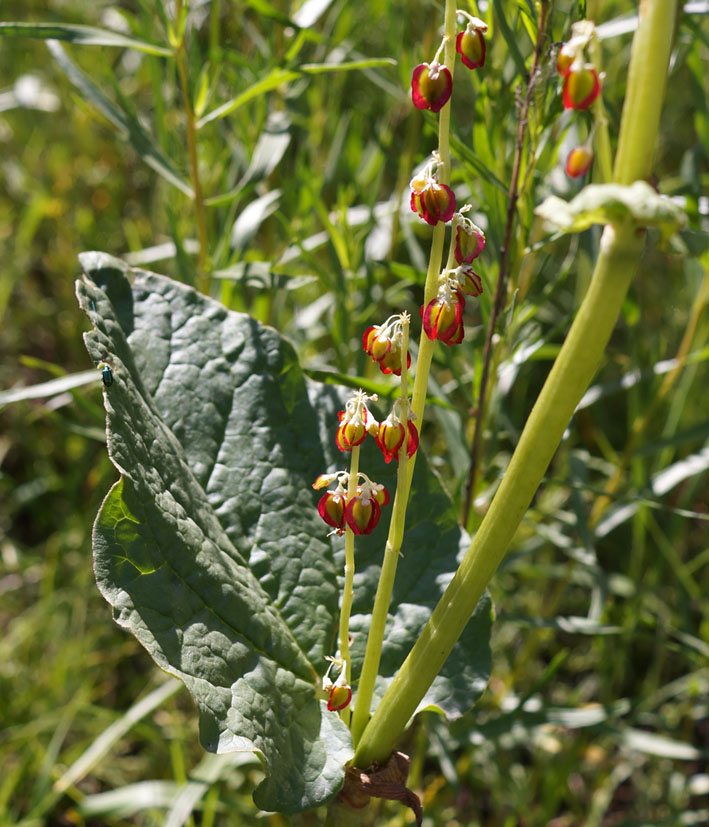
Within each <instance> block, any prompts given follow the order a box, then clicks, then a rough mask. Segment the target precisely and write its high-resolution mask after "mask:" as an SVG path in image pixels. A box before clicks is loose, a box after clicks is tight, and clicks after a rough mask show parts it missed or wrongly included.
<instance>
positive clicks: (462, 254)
mask: <svg viewBox="0 0 709 827" xmlns="http://www.w3.org/2000/svg"><path fill="white" fill-rule="evenodd" d="M484 247H485V233H483V231H482V230H481V229H480V227H477V226H476V225H475V224H473V222H472V221H470V220H469V219H467V218H465V219H462V223H461V224H458V226H457V227H456V231H455V249H454V250H453V255H454V256H455V260H456V261H457V262H458V264H470V262H471V261H474V260H475V259H476V258H477V257H478V256H479V255H480V253H482V251H483V248H484Z"/></svg>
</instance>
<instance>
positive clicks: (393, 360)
mask: <svg viewBox="0 0 709 827" xmlns="http://www.w3.org/2000/svg"><path fill="white" fill-rule="evenodd" d="M406 367H407V369H408V368H410V367H411V354H410V353H409V351H408V350H407V351H406ZM379 368H380V370H381V372H382V373H384V374H387V375H388V374H390V373H393V374H394V376H401V348H395V349H394V350H390V351H389V353H387V355H386V356H385V357H384V358H383V359H380V360H379Z"/></svg>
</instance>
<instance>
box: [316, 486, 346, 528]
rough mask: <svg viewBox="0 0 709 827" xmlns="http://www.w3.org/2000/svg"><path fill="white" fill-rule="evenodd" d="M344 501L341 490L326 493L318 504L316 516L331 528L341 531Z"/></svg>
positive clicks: (343, 520)
mask: <svg viewBox="0 0 709 827" xmlns="http://www.w3.org/2000/svg"><path fill="white" fill-rule="evenodd" d="M345 500H346V494H345V491H344V490H343V489H340V488H338V489H337V490H335V491H326V492H325V493H324V494H323V495H322V497H320V501H319V502H318V514H319V515H320V516H321V517H322V518H323V520H324V521H325V522H326V523H327V524H328V525H329V526H332V527H333V528H337V529H339V530H340V531H342V530H343V529H344V527H345Z"/></svg>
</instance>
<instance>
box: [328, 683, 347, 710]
mask: <svg viewBox="0 0 709 827" xmlns="http://www.w3.org/2000/svg"><path fill="white" fill-rule="evenodd" d="M338 680H339V678H338ZM351 700H352V687H351V686H347V685H346V684H344V685H343V684H339V683H337V681H336V682H335V683H333V684H332V686H331V688H330V694H329V695H328V699H327V708H328V710H329V711H330V712H339V711H340V710H341V709H345V707H347V706H349V703H350V701H351Z"/></svg>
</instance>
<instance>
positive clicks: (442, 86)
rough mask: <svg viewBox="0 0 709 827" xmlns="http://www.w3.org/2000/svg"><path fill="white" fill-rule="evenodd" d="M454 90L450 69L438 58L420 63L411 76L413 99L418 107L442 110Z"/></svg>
mask: <svg viewBox="0 0 709 827" xmlns="http://www.w3.org/2000/svg"><path fill="white" fill-rule="evenodd" d="M452 91H453V78H452V76H451V73H450V70H449V69H448V68H447V67H446V66H442V65H441V64H440V63H438V61H437V60H434V61H433V62H432V63H430V64H428V63H419V65H418V66H417V67H416V68H415V69H414V73H413V76H412V78H411V99H412V100H413V102H414V106H415V107H416V108H417V109H430V110H431V112H440V111H441V109H443V107H444V106H445V105H446V104H447V103H448V100H449V99H450V96H451V92H452Z"/></svg>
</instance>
